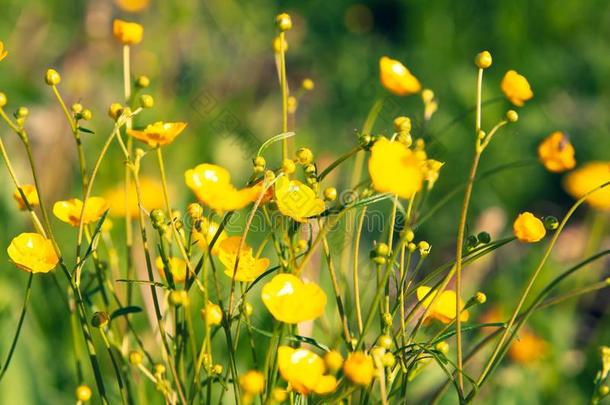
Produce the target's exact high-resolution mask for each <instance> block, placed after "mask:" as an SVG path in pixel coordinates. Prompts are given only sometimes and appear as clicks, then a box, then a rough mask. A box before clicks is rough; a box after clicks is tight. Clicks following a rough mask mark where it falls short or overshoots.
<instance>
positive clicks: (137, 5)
mask: <svg viewBox="0 0 610 405" xmlns="http://www.w3.org/2000/svg"><path fill="white" fill-rule="evenodd" d="M114 2H115V3H116V5H117V6H118V7H119V8H120V9H121V10H123V11H127V12H128V13H137V12H139V11H142V10H144V9H145V8H146V7H148V3H150V0H114Z"/></svg>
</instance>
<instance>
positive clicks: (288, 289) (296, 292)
mask: <svg viewBox="0 0 610 405" xmlns="http://www.w3.org/2000/svg"><path fill="white" fill-rule="evenodd" d="M261 297H262V299H263V304H265V306H266V307H267V309H268V310H269V312H271V315H273V317H274V318H275V319H277V320H278V321H281V322H286V323H299V322H303V321H309V320H313V319H316V318H317V317H319V316H320V315H322V313H323V312H324V307H325V306H326V294H325V293H324V291H323V290H322V289H321V288H320V287H319V286H318V285H317V284H316V283H312V282H303V281H301V279H300V278H298V277H296V276H293V275H292V274H285V273H284V274H278V275H276V276H275V277H273V279H271V281H270V282H268V283H267V284H265V286H264V287H263V289H262V291H261Z"/></svg>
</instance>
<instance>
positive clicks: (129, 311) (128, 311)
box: [110, 305, 142, 319]
mask: <svg viewBox="0 0 610 405" xmlns="http://www.w3.org/2000/svg"><path fill="white" fill-rule="evenodd" d="M138 312H142V308H140V307H137V306H135V305H132V306H129V307H123V308H119V309H117V310H116V311H114V312H113V313H112V314H110V319H114V318H117V317H119V316H125V315H129V314H136V313H138Z"/></svg>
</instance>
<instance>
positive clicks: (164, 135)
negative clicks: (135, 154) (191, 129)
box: [127, 121, 186, 148]
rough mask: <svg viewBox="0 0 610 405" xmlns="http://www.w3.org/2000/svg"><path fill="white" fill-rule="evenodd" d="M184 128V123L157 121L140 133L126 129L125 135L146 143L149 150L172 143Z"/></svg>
mask: <svg viewBox="0 0 610 405" xmlns="http://www.w3.org/2000/svg"><path fill="white" fill-rule="evenodd" d="M184 128H186V123H185V122H163V121H157V122H155V123H154V124H149V125H148V126H146V128H144V129H143V130H142V131H138V130H135V129H128V130H127V134H129V135H130V136H133V137H134V138H136V139H139V140H141V141H143V142H146V143H147V144H148V146H150V147H151V148H156V147H158V146H164V145H168V144H170V143H172V142H173V141H174V139H175V138H176V137H177V136H178V135H180V133H181V132H182V131H184Z"/></svg>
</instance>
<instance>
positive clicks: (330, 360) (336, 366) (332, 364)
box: [324, 350, 343, 374]
mask: <svg viewBox="0 0 610 405" xmlns="http://www.w3.org/2000/svg"><path fill="white" fill-rule="evenodd" d="M324 364H326V368H327V369H328V371H330V372H331V373H333V374H334V373H336V372H337V371H339V370H340V369H341V366H343V356H341V353H339V352H338V351H336V350H331V351H330V352H328V353H326V354H325V355H324Z"/></svg>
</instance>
